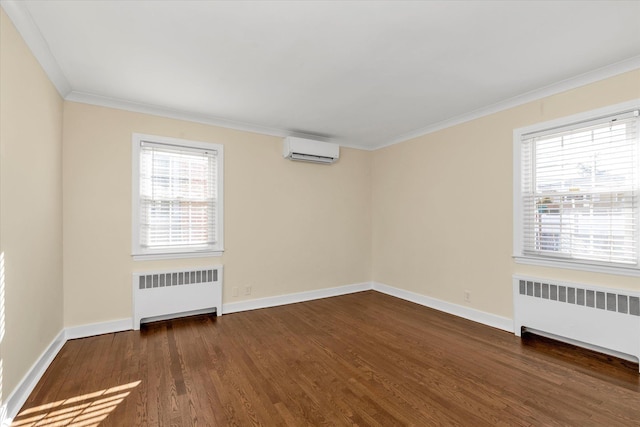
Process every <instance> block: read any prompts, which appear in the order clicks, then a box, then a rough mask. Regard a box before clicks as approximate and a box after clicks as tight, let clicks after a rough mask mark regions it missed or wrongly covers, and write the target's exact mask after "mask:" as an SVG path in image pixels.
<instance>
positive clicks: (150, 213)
mask: <svg viewBox="0 0 640 427" xmlns="http://www.w3.org/2000/svg"><path fill="white" fill-rule="evenodd" d="M133 143H134V177H133V178H134V203H133V204H134V213H133V224H134V226H133V228H134V239H133V254H134V259H137V258H135V257H140V259H144V258H149V257H153V256H163V255H166V256H170V257H174V255H175V256H178V257H180V256H205V255H204V254H207V253H209V254H211V253H212V252H221V251H222V250H223V249H222V224H221V218H222V204H221V202H222V200H221V199H222V198H221V192H222V185H221V184H222V183H221V180H222V173H221V172H222V146H220V145H218V144H209V143H201V142H196V141H184V140H177V139H172V138H163V137H153V136H149V135H138V134H134V141H133ZM198 254H201V255H198ZM151 259H153V258H151Z"/></svg>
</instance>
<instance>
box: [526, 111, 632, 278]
mask: <svg viewBox="0 0 640 427" xmlns="http://www.w3.org/2000/svg"><path fill="white" fill-rule="evenodd" d="M612 110H614V108H610V109H606V110H601V111H596V112H592V113H589V114H587V115H580V116H575V117H572V118H570V119H566V120H562V121H554V122H551V123H546V124H542V125H538V126H534V127H530V128H526V129H519V130H516V131H515V132H514V151H515V155H516V158H515V168H514V176H515V181H516V182H515V187H514V194H515V198H514V228H515V232H514V249H515V257H516V260H517V261H520V262H525V263H533V264H540V265H549V266H559V267H568V268H578V269H585V270H590V271H603V272H616V273H622V274H631V275H640V268H639V267H640V262H639V261H640V255H639V253H640V251H639V244H638V241H639V237H640V233H639V229H640V208H639V206H638V202H639V200H638V199H639V196H640V138H639V136H638V135H639V126H640V118H639V117H638V103H637V102H635V103H632V105H631V104H630V105H626V106H617V107H615V112H612Z"/></svg>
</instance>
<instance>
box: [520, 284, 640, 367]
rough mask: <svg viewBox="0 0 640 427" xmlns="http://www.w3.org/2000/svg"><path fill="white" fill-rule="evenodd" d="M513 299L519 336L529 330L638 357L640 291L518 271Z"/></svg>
mask: <svg viewBox="0 0 640 427" xmlns="http://www.w3.org/2000/svg"><path fill="white" fill-rule="evenodd" d="M513 299H514V316H513V317H514V319H513V324H514V332H515V334H516V335H517V336H520V335H521V333H522V329H523V328H524V329H530V330H532V332H535V331H538V332H543V333H548V334H552V335H555V336H557V337H559V338H565V339H567V340H568V341H569V342H572V343H574V344H577V345H583V346H584V347H588V348H595V349H596V350H600V351H604V352H605V353H610V354H614V355H617V356H620V357H624V358H625V359H629V360H636V359H637V360H640V293H638V292H633V291H628V290H621V289H611V288H599V287H595V286H588V285H582V284H576V283H567V282H560V281H556V280H548V279H540V278H535V277H527V276H518V275H516V276H513ZM625 356H626V357H625ZM629 356H631V357H629Z"/></svg>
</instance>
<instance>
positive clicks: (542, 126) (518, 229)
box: [513, 99, 640, 276]
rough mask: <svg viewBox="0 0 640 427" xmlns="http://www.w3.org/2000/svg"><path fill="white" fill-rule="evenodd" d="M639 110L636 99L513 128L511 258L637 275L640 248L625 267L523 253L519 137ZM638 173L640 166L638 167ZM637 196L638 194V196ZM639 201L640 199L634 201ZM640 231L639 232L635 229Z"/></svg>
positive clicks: (639, 222)
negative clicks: (635, 262) (633, 260)
mask: <svg viewBox="0 0 640 427" xmlns="http://www.w3.org/2000/svg"><path fill="white" fill-rule="evenodd" d="M633 109H640V99H635V100H632V101H628V102H623V103H620V104H615V105H610V106H607V107H603V108H599V109H595V110H591V111H586V112H583V113H578V114H574V115H571V116H567V117H562V118H558V119H554V120H549V121H545V122H541V123H536V124H534V125H531V126H526V127H522V128H518V129H514V131H513V259H514V261H515V262H516V263H518V264H528V265H537V266H543V267H555V268H565V269H572V270H581V271H589V272H596V273H606V274H617V275H624V276H640V248H639V250H638V252H639V254H638V263H637V264H636V265H629V266H625V265H623V264H619V265H616V264H613V263H606V262H597V261H587V260H576V259H566V258H565V259H563V258H560V257H558V258H553V257H544V256H537V255H533V254H528V253H525V250H524V241H523V240H524V239H523V231H524V224H523V214H524V212H523V207H522V203H521V202H522V191H521V190H522V167H521V166H522V163H521V162H522V150H521V148H522V137H523V135H525V134H530V133H534V132H541V131H545V130H550V129H554V128H561V127H564V126H570V125H573V124H577V123H580V122H586V121H590V120H595V119H598V118H600V117H603V116H609V115H615V114H619V113H623V112H625V111H629V110H633ZM638 171H639V172H640V165H639V167H638ZM639 191H640V190H639ZM638 197H639V198H640V196H638ZM638 204H640V200H638ZM635 222H636V229H637V230H640V206H636V218H635ZM639 233H640V231H639Z"/></svg>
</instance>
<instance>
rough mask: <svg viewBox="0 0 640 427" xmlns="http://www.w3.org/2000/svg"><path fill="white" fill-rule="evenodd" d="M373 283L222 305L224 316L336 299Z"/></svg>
mask: <svg viewBox="0 0 640 427" xmlns="http://www.w3.org/2000/svg"><path fill="white" fill-rule="evenodd" d="M371 289H372V287H371V282H363V283H355V284H353V285H345V286H338V287H335V288H325V289H318V290H314V291H307V292H296V293H293V294H285V295H278V296H274V297H267V298H258V299H253V300H248V301H240V302H232V303H227V304H223V305H222V314H231V313H239V312H241V311H249V310H257V309H260V308H269V307H277V306H280V305H286V304H295V303H297V302H305V301H311V300H314V299H321V298H329V297H336V296H339V295H347V294H352V293H355V292H362V291H368V290H371Z"/></svg>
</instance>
